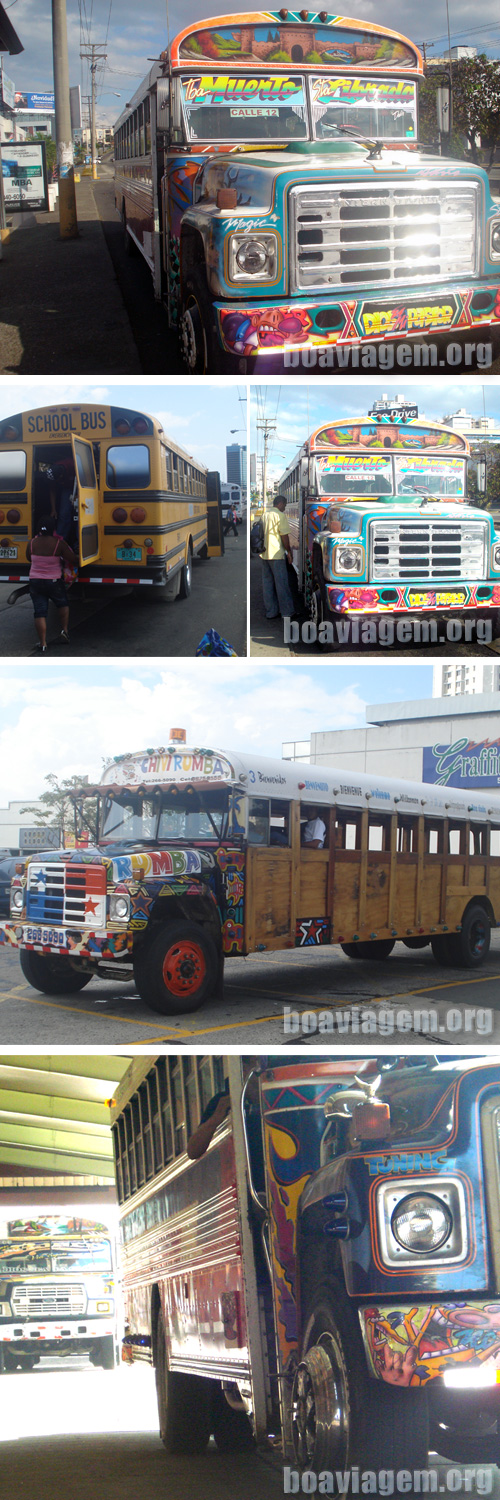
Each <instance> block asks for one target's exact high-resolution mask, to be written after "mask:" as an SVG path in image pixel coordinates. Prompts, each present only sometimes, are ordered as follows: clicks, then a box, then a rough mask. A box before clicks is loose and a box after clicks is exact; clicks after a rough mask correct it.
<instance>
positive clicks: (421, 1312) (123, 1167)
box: [112, 1056, 500, 1494]
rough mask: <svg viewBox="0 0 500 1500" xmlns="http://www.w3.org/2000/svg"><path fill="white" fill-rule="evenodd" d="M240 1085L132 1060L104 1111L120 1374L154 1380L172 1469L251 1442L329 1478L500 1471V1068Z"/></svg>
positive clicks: (418, 1068) (381, 1068)
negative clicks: (136, 1370) (118, 1252)
mask: <svg viewBox="0 0 500 1500" xmlns="http://www.w3.org/2000/svg"><path fill="white" fill-rule="evenodd" d="M250 1070H251V1063H250V1062H249V1061H248V1060H245V1059H241V1058H239V1057H232V1058H228V1059H222V1058H215V1059H214V1058H213V1057H200V1056H195V1057H189V1058H188V1057H181V1058H178V1057H175V1056H172V1057H167V1058H165V1057H159V1058H156V1059H155V1058H151V1057H150V1058H148V1057H142V1058H140V1059H137V1060H136V1061H135V1062H134V1063H133V1064H132V1066H131V1068H130V1069H129V1071H128V1073H127V1074H126V1075H125V1078H124V1079H123V1080H122V1083H121V1084H120V1087H119V1091H118V1094H117V1100H116V1107H114V1108H113V1112H112V1128H113V1136H114V1149H115V1159H116V1169H117V1185H118V1195H119V1201H120V1205H121V1208H120V1214H121V1239H122V1247H123V1257H124V1279H123V1286H124V1296H125V1314H126V1322H125V1328H126V1332H125V1339H124V1345H123V1357H124V1359H125V1360H127V1361H129V1362H132V1361H134V1360H142V1361H146V1362H147V1363H149V1364H153V1365H154V1367H155V1371H156V1384H157V1393H158V1409H159V1419H160V1432H161V1436H162V1438H163V1441H164V1444H165V1447H166V1448H167V1450H168V1452H170V1453H179V1452H184V1453H186V1452H189V1453H199V1452H202V1451H203V1450H204V1449H205V1447H206V1444H207V1443H208V1440H209V1436H210V1434H213V1435H214V1436H215V1439H216V1441H217V1444H218V1446H219V1447H220V1448H222V1450H223V1451H226V1452H227V1451H228V1450H230V1449H237V1448H238V1447H243V1446H245V1444H248V1443H249V1441H250V1440H251V1434H252V1432H253V1434H254V1436H255V1438H256V1440H257V1442H260V1443H265V1441H266V1438H270V1440H271V1442H272V1443H273V1445H275V1443H276V1435H277V1434H278V1433H281V1438H282V1445H283V1451H284V1454H285V1456H287V1457H288V1456H289V1457H290V1458H291V1459H292V1461H294V1462H295V1464H296V1465H297V1467H298V1468H299V1469H303V1470H306V1471H307V1470H312V1471H313V1472H315V1473H316V1474H318V1471H319V1475H320V1476H321V1474H322V1473H323V1474H325V1473H326V1475H328V1473H329V1474H330V1480H331V1478H332V1474H333V1476H335V1474H337V1475H339V1474H340V1475H342V1473H343V1472H344V1473H345V1472H347V1473H348V1472H349V1470H351V1468H352V1465H353V1464H359V1465H360V1466H362V1467H363V1468H364V1469H365V1470H380V1469H384V1470H385V1473H386V1474H387V1471H388V1470H391V1469H393V1470H399V1469H402V1468H404V1469H405V1471H408V1470H412V1469H416V1470H419V1469H424V1468H425V1467H426V1464H427V1456H428V1451H429V1448H430V1449H431V1451H433V1452H438V1453H440V1454H442V1455H443V1456H444V1457H446V1458H451V1459H454V1460H455V1462H458V1463H467V1462H468V1461H469V1460H471V1459H474V1460H476V1461H477V1460H479V1462H493V1463H495V1462H496V1463H500V1426H499V1419H500V1390H499V1385H498V1380H497V1376H498V1371H499V1370H500V1251H499V1243H500V1242H499V1237H498V1222H499V1204H500V1173H499V1133H500V1069H499V1067H498V1062H489V1061H487V1060H486V1059H484V1058H479V1057H477V1056H476V1057H470V1056H469V1057H467V1058H465V1059H464V1060H463V1062H456V1061H454V1062H452V1061H449V1060H448V1059H446V1060H444V1061H441V1062H439V1061H436V1059H434V1058H431V1057H427V1058H418V1059H415V1060H414V1062H413V1060H412V1062H411V1063H408V1065H406V1060H405V1059H400V1060H397V1061H395V1060H394V1059H388V1058H387V1057H384V1058H367V1057H366V1056H365V1057H364V1058H363V1059H361V1060H360V1059H359V1058H358V1059H357V1060H355V1059H354V1058H353V1057H351V1058H346V1059H342V1061H339V1060H338V1059H336V1058H329V1059H328V1060H327V1061H321V1062H319V1061H318V1060H314V1059H307V1060H302V1059H300V1060H298V1059H297V1058H296V1057H295V1058H292V1059H289V1058H287V1059H286V1061H283V1056H281V1057H276V1058H270V1059H267V1061H266V1062H265V1063H264V1065H263V1068H262V1071H261V1072H260V1078H259V1079H258V1078H257V1075H258V1069H255V1070H252V1071H250ZM245 1071H246V1077H245ZM225 1079H226V1080H228V1087H229V1101H230V1113H228V1114H226V1117H225V1119H224V1121H223V1122H222V1123H219V1124H218V1125H217V1127H216V1131H215V1134H214V1135H213V1137H212V1140H211V1143H210V1144H209V1146H208V1149H206V1151H205V1154H204V1155H200V1154H199V1152H200V1146H201V1147H203V1145H205V1146H206V1139H205V1140H204V1141H203V1142H200V1141H198V1142H195V1141H193V1142H192V1145H191V1143H190V1136H191V1135H192V1132H193V1131H194V1130H195V1129H196V1127H197V1124H198V1121H199V1119H200V1113H202V1112H204V1111H205V1109H206V1107H207V1104H208V1103H209V1102H211V1103H212V1104H213V1102H214V1095H215V1096H217V1095H219V1096H220V1093H221V1091H223V1090H224V1088H225ZM226 1086H227V1084H226ZM186 1147H187V1151H186ZM190 1152H191V1153H192V1156H193V1157H195V1156H196V1154H197V1153H198V1156H197V1159H190V1155H189V1153H190ZM249 1418H250V1423H249V1420H248V1419H249ZM250 1424H251V1426H250ZM298 1487H299V1486H298V1485H296V1486H295V1488H298ZM306 1487H307V1486H306V1485H304V1489H305V1488H306ZM309 1488H310V1489H311V1488H313V1486H312V1484H311V1485H310V1486H309ZM317 1488H318V1490H319V1492H322V1493H326V1492H327V1489H328V1486H327V1485H326V1484H325V1480H324V1479H323V1485H322V1484H321V1482H320V1483H319V1484H317ZM328 1492H329V1493H332V1492H333V1491H332V1487H331V1484H330V1489H329V1490H328ZM349 1492H351V1491H349ZM353 1492H354V1490H353ZM335 1493H342V1494H344V1493H347V1488H342V1489H341V1487H340V1485H339V1487H338V1489H335ZM356 1493H357V1491H356Z"/></svg>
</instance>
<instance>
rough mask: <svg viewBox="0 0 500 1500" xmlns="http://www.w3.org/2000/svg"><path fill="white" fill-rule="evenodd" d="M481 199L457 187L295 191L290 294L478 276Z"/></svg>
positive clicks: (470, 185)
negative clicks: (320, 289)
mask: <svg viewBox="0 0 500 1500" xmlns="http://www.w3.org/2000/svg"><path fill="white" fill-rule="evenodd" d="M478 191H479V184H478V183H474V182H465V183H462V182H459V181H457V182H454V183H453V184H451V183H449V182H446V183H445V182H434V181H427V182H425V181H423V182H418V181H417V182H415V181H413V182H412V183H400V182H399V183H398V184H397V185H396V184H389V183H383V184H382V183H381V184H380V186H379V185H378V183H377V182H376V181H375V182H373V183H362V184H359V183H352V184H351V185H350V186H343V185H342V184H341V183H335V184H331V183H328V182H325V183H321V184H318V185H317V186H316V187H300V188H293V189H292V191H291V194H290V203H291V218H292V232H291V235H290V241H291V244H292V247H293V254H294V257H295V259H294V263H293V262H292V283H293V284H292V290H293V291H307V290H310V289H313V288H317V287H330V288H331V289H333V288H334V287H335V286H338V287H343V286H347V287H355V286H357V285H363V286H370V285H373V286H376V287H377V288H378V289H380V288H383V287H384V286H386V285H387V286H391V285H392V286H394V284H395V283H396V284H397V283H399V284H402V283H404V282H405V281H407V282H409V283H410V284H411V285H412V286H414V285H416V284H418V283H423V284H425V285H426V284H427V283H428V282H429V281H438V280H439V279H440V278H442V277H445V276H454V275H456V276H462V275H468V276H473V275H475V274H476V273H477V270H478V266H479V218H478Z"/></svg>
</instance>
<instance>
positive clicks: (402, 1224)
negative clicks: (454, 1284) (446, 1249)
mask: <svg viewBox="0 0 500 1500" xmlns="http://www.w3.org/2000/svg"><path fill="white" fill-rule="evenodd" d="M452 1227H453V1220H452V1217H451V1213H450V1210H449V1208H448V1206H447V1204H446V1203H443V1201H442V1199H441V1198H435V1197H434V1196H433V1194H432V1193H409V1195H408V1197H407V1198H402V1199H401V1202H400V1203H398V1206H397V1208H395V1209H394V1213H393V1215H392V1219H391V1229H392V1232H393V1235H394V1238H395V1239H396V1240H397V1242H398V1245H402V1247H403V1250H411V1251H413V1254H414V1255H428V1254H429V1252H430V1251H433V1250H441V1248H442V1246H443V1245H445V1244H446V1241H447V1240H448V1239H449V1237H450V1234H451V1231H452Z"/></svg>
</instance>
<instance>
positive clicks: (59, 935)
mask: <svg viewBox="0 0 500 1500" xmlns="http://www.w3.org/2000/svg"><path fill="white" fill-rule="evenodd" d="M23 939H24V942H25V943H44V944H46V945H47V946H50V947H51V948H65V947H66V933H65V931H64V928H63V927H23Z"/></svg>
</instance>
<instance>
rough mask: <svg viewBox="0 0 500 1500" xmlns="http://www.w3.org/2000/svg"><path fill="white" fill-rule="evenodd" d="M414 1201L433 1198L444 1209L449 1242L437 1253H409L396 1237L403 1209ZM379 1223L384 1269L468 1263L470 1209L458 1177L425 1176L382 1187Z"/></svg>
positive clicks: (437, 1250)
mask: <svg viewBox="0 0 500 1500" xmlns="http://www.w3.org/2000/svg"><path fill="white" fill-rule="evenodd" d="M412 1198H413V1199H422V1198H428V1199H429V1198H432V1199H433V1200H434V1202H435V1203H436V1204H437V1205H439V1206H440V1207H441V1209H442V1211H443V1216H444V1219H445V1220H446V1222H447V1224H448V1221H449V1232H448V1233H447V1235H446V1239H443V1240H442V1241H441V1243H440V1244H439V1245H438V1246H437V1247H436V1248H435V1249H434V1250H432V1249H424V1250H414V1249H408V1248H407V1247H405V1246H404V1245H403V1244H402V1243H401V1241H400V1239H398V1237H397V1234H396V1233H395V1228H396V1227H397V1215H398V1213H400V1212H401V1205H402V1203H403V1202H404V1201H406V1202H408V1200H411V1199H412ZM377 1223H378V1232H379V1239H380V1252H381V1258H382V1261H383V1263H384V1265H386V1266H390V1267H391V1269H394V1267H396V1266H400V1267H401V1269H403V1267H406V1266H413V1268H415V1266H416V1265H419V1266H422V1265H424V1264H425V1265H431V1266H435V1265H436V1264H438V1265H441V1266H442V1265H445V1264H447V1263H448V1262H451V1263H452V1264H454V1265H459V1264H460V1263H461V1262H462V1261H464V1260H466V1259H467V1254H468V1230H467V1207H466V1199H465V1192H464V1187H463V1184H462V1181H461V1179H460V1178H458V1177H457V1178H455V1177H449V1176H448V1175H445V1174H444V1173H443V1176H442V1177H438V1176H434V1177H425V1176H424V1174H423V1173H422V1175H420V1174H418V1175H417V1176H414V1177H406V1176H405V1177H402V1178H401V1180H399V1181H398V1180H397V1179H395V1178H392V1179H391V1181H390V1182H387V1183H385V1182H384V1183H382V1184H381V1185H380V1186H379V1187H378V1189H377Z"/></svg>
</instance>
